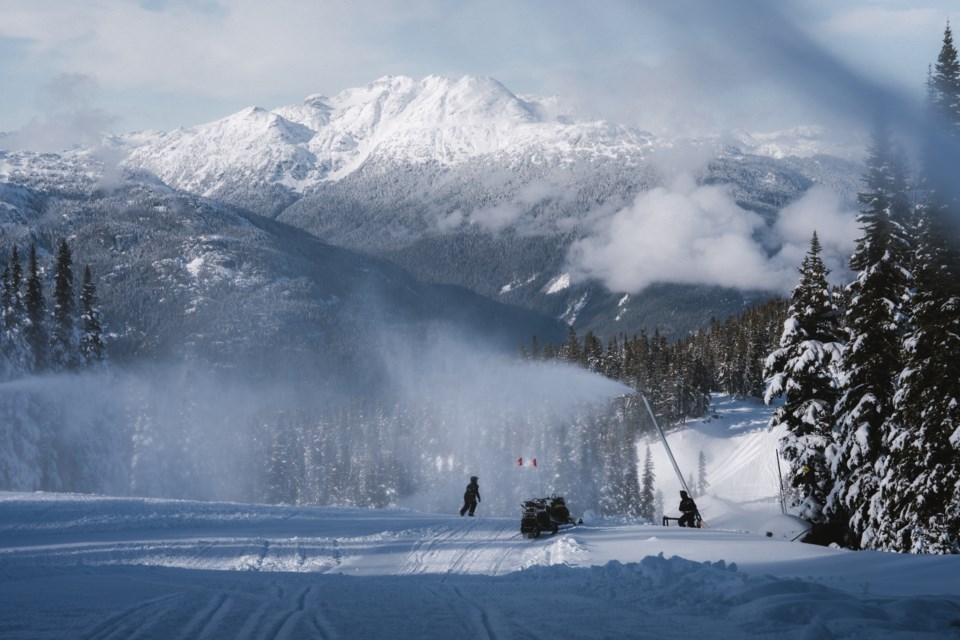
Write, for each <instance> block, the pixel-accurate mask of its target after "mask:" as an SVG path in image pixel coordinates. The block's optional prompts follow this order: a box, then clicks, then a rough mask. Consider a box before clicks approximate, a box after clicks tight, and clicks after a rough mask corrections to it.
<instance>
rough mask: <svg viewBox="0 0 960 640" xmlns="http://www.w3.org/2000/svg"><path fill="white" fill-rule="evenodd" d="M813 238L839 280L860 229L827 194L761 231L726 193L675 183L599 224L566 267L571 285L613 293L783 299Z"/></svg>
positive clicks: (817, 191) (810, 198)
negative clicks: (707, 290) (696, 289)
mask: <svg viewBox="0 0 960 640" xmlns="http://www.w3.org/2000/svg"><path fill="white" fill-rule="evenodd" d="M814 231H816V232H817V234H818V235H819V237H820V240H821V242H822V243H823V246H824V261H825V263H826V264H827V266H828V267H829V268H830V269H831V270H832V271H833V274H832V278H833V280H834V281H836V282H841V281H844V280H845V279H847V278H848V277H849V272H848V270H847V267H846V263H847V260H848V258H849V256H850V254H851V253H852V251H853V248H854V243H855V240H856V238H857V235H858V228H857V225H856V217H855V213H854V212H852V211H850V210H849V209H848V207H847V206H845V205H844V203H843V202H841V199H840V198H839V197H838V196H837V195H836V194H835V193H833V192H832V191H830V190H829V189H827V188H825V187H819V186H818V187H814V188H812V189H810V190H809V191H808V192H807V193H806V194H804V196H803V197H802V198H800V199H799V200H797V201H796V202H794V203H792V204H790V205H789V206H787V207H784V209H783V210H782V211H781V212H780V214H779V217H778V219H777V221H776V223H775V224H774V225H772V227H767V225H766V224H765V222H764V221H763V219H762V218H761V217H760V216H759V215H757V214H756V213H754V212H752V211H748V210H746V209H744V208H743V207H741V206H739V205H738V204H737V203H736V202H735V201H734V198H733V196H732V195H731V192H730V190H729V189H728V188H727V187H724V186H715V185H697V184H696V183H695V182H694V180H693V179H692V178H689V177H680V178H678V179H677V180H675V182H674V184H673V185H672V186H671V187H670V188H664V187H658V188H656V189H652V190H650V191H646V192H644V193H642V194H640V195H639V196H638V197H637V198H636V200H634V202H633V204H632V205H630V206H628V207H626V208H624V209H621V210H620V211H617V212H616V213H614V214H613V215H611V216H610V217H609V218H607V219H606V220H604V221H602V222H601V223H600V224H598V225H597V227H596V231H595V232H594V233H593V234H592V235H589V236H587V237H585V238H583V239H581V240H578V241H577V242H575V243H574V244H573V246H572V247H571V248H570V252H569V254H568V262H569V264H570V271H571V273H572V274H573V276H574V278H576V279H578V280H581V281H582V280H587V279H598V280H600V281H601V282H602V283H603V284H604V285H605V286H607V287H608V288H609V289H611V290H613V291H624V292H628V293H636V292H639V291H641V290H642V289H644V288H645V287H647V286H648V285H651V284H654V283H661V282H669V283H679V284H707V285H717V286H725V287H735V288H739V289H762V290H770V291H780V292H786V291H789V290H791V289H792V288H793V287H794V286H795V285H796V283H797V279H798V275H797V269H798V268H799V266H800V261H801V260H802V259H803V255H804V254H805V253H806V252H807V251H808V250H809V247H810V238H811V236H812V234H813V232H814Z"/></svg>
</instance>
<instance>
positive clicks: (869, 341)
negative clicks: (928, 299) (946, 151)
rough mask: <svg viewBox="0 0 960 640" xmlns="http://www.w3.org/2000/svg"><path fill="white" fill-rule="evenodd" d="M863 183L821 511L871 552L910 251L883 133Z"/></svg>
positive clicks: (895, 164)
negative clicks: (829, 482)
mask: <svg viewBox="0 0 960 640" xmlns="http://www.w3.org/2000/svg"><path fill="white" fill-rule="evenodd" d="M864 186H865V188H864V190H863V191H862V192H861V193H860V194H859V198H858V199H859V202H860V204H861V210H860V215H859V216H858V222H859V224H860V227H861V229H862V235H861V237H860V238H859V240H858V241H857V245H856V250H855V251H854V254H853V256H852V257H851V259H850V268H851V269H852V270H853V271H855V272H856V273H857V277H856V279H855V280H854V281H853V282H852V283H851V284H850V285H849V286H848V287H847V289H846V292H845V297H846V300H847V310H846V314H845V326H846V329H847V334H848V335H847V342H846V345H845V346H844V349H843V353H842V357H841V370H842V375H841V379H842V381H843V384H842V386H841V390H840V394H841V395H840V398H839V401H838V403H837V407H836V421H837V436H836V440H837V445H836V446H835V447H831V449H830V465H831V469H832V472H833V474H834V475H835V476H836V478H835V486H834V490H833V492H832V493H831V495H830V497H829V499H828V501H829V506H828V509H829V511H830V512H831V513H832V514H834V515H835V519H837V520H842V519H843V518H844V516H845V515H847V516H848V517H849V528H850V533H851V535H852V537H853V540H855V541H857V544H858V545H859V546H861V547H864V548H872V547H873V546H875V540H876V536H877V532H878V529H879V526H880V524H879V518H880V517H882V509H883V507H882V503H883V496H882V495H881V484H880V477H881V475H882V474H883V471H882V470H883V469H884V468H885V467H886V466H887V464H888V463H889V461H888V460H886V459H885V456H886V452H885V450H884V449H885V445H884V434H885V433H886V432H887V430H888V426H887V423H888V421H889V419H890V416H891V414H892V412H893V398H894V394H895V393H896V384H895V381H896V377H897V375H898V374H899V371H900V368H901V363H900V346H899V345H900V340H901V337H902V335H903V334H904V332H905V329H906V317H907V310H906V309H905V304H906V303H907V300H908V298H909V295H908V277H909V274H910V265H909V263H910V251H911V246H912V239H911V225H910V220H909V218H910V203H909V199H908V197H907V189H908V185H907V171H906V162H905V160H904V159H903V155H902V153H900V152H899V151H898V150H896V149H894V147H893V144H892V143H891V141H890V136H889V133H888V132H887V131H886V130H885V129H883V128H881V129H879V130H878V132H877V133H876V134H875V135H874V140H873V144H872V145H871V148H870V155H869V157H868V159H867V173H866V174H865V176H864Z"/></svg>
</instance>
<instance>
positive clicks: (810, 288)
mask: <svg viewBox="0 0 960 640" xmlns="http://www.w3.org/2000/svg"><path fill="white" fill-rule="evenodd" d="M820 251H821V247H820V241H819V239H818V238H817V234H816V233H814V234H813V238H812V239H811V241H810V251H809V252H808V253H807V255H806V256H805V257H804V260H803V263H802V265H801V267H800V283H799V284H798V285H797V287H796V288H795V289H794V291H793V296H792V298H791V304H790V308H789V310H788V318H787V320H786V322H784V324H783V333H782V335H781V338H780V347H779V348H778V349H776V350H775V351H774V352H773V353H771V354H770V355H769V356H768V358H767V360H766V366H765V376H766V378H767V379H768V385H767V391H766V395H765V401H766V402H767V403H770V402H771V401H772V400H773V398H775V397H779V396H781V395H783V396H785V399H784V403H783V405H782V406H780V407H779V408H777V409H776V411H774V414H773V417H772V418H771V419H770V426H771V427H777V426H781V425H782V426H783V427H785V429H786V434H785V435H784V436H783V438H782V439H781V440H780V450H781V453H782V455H783V458H784V459H785V460H787V461H788V463H789V464H790V469H791V473H790V478H791V484H792V485H793V486H795V487H797V488H798V490H799V491H798V493H799V496H800V500H799V504H796V505H794V506H797V507H799V513H800V515H801V516H802V517H804V518H806V519H808V520H810V521H812V522H820V521H822V520H823V519H824V514H823V505H824V503H825V500H826V496H827V494H828V493H829V491H830V488H831V482H830V474H829V472H828V471H829V470H828V468H827V462H826V457H825V451H826V449H827V446H828V444H829V443H830V440H831V431H832V428H833V407H834V404H835V403H836V400H837V380H836V371H835V364H836V361H837V359H838V357H839V354H840V350H841V347H842V344H843V343H842V337H841V333H840V326H839V320H840V318H839V311H838V309H837V306H836V304H835V302H834V300H833V297H832V295H831V293H830V287H829V285H828V284H827V275H828V273H829V271H828V270H827V268H826V267H825V266H824V264H823V260H821V258H820Z"/></svg>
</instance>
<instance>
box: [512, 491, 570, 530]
mask: <svg viewBox="0 0 960 640" xmlns="http://www.w3.org/2000/svg"><path fill="white" fill-rule="evenodd" d="M520 506H521V507H522V508H523V512H522V515H521V517H520V534H521V535H522V536H523V537H524V538H539V537H540V534H541V533H543V532H544V531H549V532H550V533H556V532H557V531H559V530H560V529H561V528H563V529H567V528H569V527H572V526H575V525H577V524H581V523H582V522H583V520H580V521H579V522H575V521H574V519H573V518H571V517H570V510H569V509H567V503H566V501H565V500H564V499H563V497H562V496H557V495H553V496H550V497H549V498H534V499H532V500H526V501H524V502H523V503H522V504H521V505H520Z"/></svg>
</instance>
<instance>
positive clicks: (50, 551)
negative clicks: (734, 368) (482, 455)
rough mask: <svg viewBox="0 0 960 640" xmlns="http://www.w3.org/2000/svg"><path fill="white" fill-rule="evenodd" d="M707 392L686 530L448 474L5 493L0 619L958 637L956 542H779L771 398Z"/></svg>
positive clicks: (596, 634) (296, 632) (273, 627)
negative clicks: (910, 550)
mask: <svg viewBox="0 0 960 640" xmlns="http://www.w3.org/2000/svg"><path fill="white" fill-rule="evenodd" d="M714 400H715V404H714V406H715V409H714V413H713V414H712V415H711V416H710V417H709V418H707V419H705V420H702V421H697V422H694V423H690V424H688V426H687V428H686V429H685V430H682V431H676V432H674V433H673V434H671V435H670V436H669V439H670V441H671V445H672V447H673V449H674V452H675V453H676V454H677V458H678V461H679V464H680V466H681V470H682V471H683V473H684V474H687V473H688V472H689V473H691V474H695V473H696V471H697V458H698V457H699V452H700V451H703V452H704V455H705V457H706V461H707V465H706V469H707V478H708V480H709V482H710V487H709V489H708V490H707V495H705V496H701V497H700V498H698V503H699V505H700V508H701V511H702V512H703V516H704V518H705V520H706V522H707V524H708V525H709V528H708V529H702V530H692V529H680V528H677V527H661V526H656V525H651V524H642V523H637V522H628V521H619V520H610V519H601V518H598V517H596V516H594V515H593V514H591V513H586V514H583V515H584V520H585V521H584V524H583V525H582V526H578V527H575V528H573V529H569V530H567V531H561V532H560V533H558V534H556V535H554V536H544V537H541V538H539V539H536V540H527V539H523V538H521V537H520V535H519V504H518V514H517V517H516V518H512V517H495V518H494V517H484V516H483V503H482V502H481V504H480V509H479V511H478V514H479V517H476V518H460V517H459V516H457V513H456V509H457V508H458V507H459V497H460V496H459V495H458V494H459V487H451V490H450V494H451V495H450V512H449V513H442V514H438V513H422V512H417V511H412V510H409V509H405V508H403V506H402V505H398V506H397V507H396V508H394V509H386V510H372V509H357V508H334V507H293V506H264V505H251V504H229V503H200V502H183V501H173V500H156V499H136V498H110V497H100V496H89V495H66V494H25V493H20V494H18V493H2V494H0V638H4V639H6V640H14V639H21V638H22V639H27V638H29V639H31V640H33V639H41V638H84V639H90V640H93V639H101V640H106V639H109V638H164V639H170V638H194V639H203V640H207V639H214V638H225V639H226V638H230V639H241V640H242V639H248V638H250V639H252V638H388V637H389V638H448V637H457V638H551V639H558V638H562V639H568V638H645V637H649V638H679V637H684V638H690V637H693V638H740V637H751V638H754V637H755V638H809V639H813V638H817V639H822V638H950V637H960V579H958V578H957V575H958V574H960V557H956V556H951V557H930V556H910V555H898V554H885V553H876V552H852V551H846V550H842V549H832V548H826V547H818V546H812V545H806V544H802V543H799V542H791V541H790V538H791V537H792V536H794V535H795V532H796V531H797V526H796V525H797V522H796V520H794V519H792V518H790V517H789V516H782V515H780V510H779V505H778V503H777V480H776V457H775V454H774V448H773V447H774V445H775V442H776V438H777V436H778V434H777V433H775V432H770V431H768V430H767V429H766V426H765V425H766V419H767V417H768V416H769V409H767V408H765V407H763V406H762V405H759V404H752V403H750V402H748V401H742V402H735V401H732V400H730V399H727V398H723V397H717V398H715V399H714ZM650 444H651V451H652V452H655V454H656V455H655V465H656V471H657V481H658V485H657V486H658V487H659V488H660V489H661V490H662V491H663V492H664V493H665V495H666V503H667V504H666V513H667V514H668V515H670V514H673V512H674V507H675V503H676V499H675V497H674V496H675V495H676V494H675V490H676V488H677V486H678V484H677V482H676V480H675V477H674V474H673V472H672V469H671V468H670V467H669V466H668V463H667V461H666V457H665V454H663V453H662V452H663V449H662V447H661V446H660V445H659V444H658V443H657V442H656V441H652V442H651V443H650ZM640 446H641V447H644V446H645V445H644V444H641V445H640ZM641 459H642V457H641ZM511 462H512V461H511ZM546 463H547V461H541V467H543V466H544V465H545V464H546ZM559 471H560V472H562V470H559ZM535 473H536V472H535V471H533V470H531V469H519V470H518V476H519V477H518V481H517V483H516V493H517V495H516V499H517V501H518V502H519V500H520V499H522V498H524V497H531V496H532V495H533V494H534V493H535V492H536V488H537V487H538V485H539V484H540V483H541V482H542V480H540V479H537V478H536V477H535V475H534V474H535ZM481 485H482V479H481ZM528 494H529V495H528ZM570 506H571V507H572V508H573V510H574V511H575V512H576V505H570ZM575 515H579V514H576V513H575Z"/></svg>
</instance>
